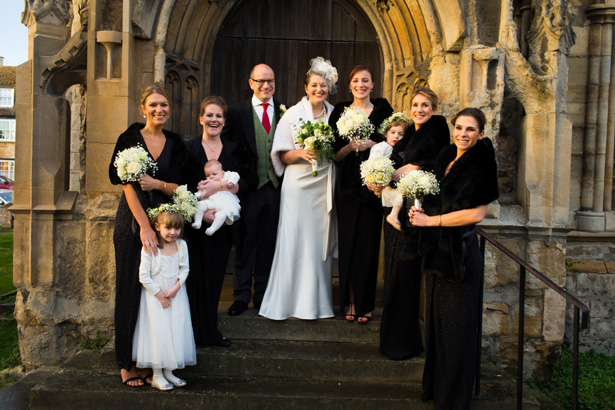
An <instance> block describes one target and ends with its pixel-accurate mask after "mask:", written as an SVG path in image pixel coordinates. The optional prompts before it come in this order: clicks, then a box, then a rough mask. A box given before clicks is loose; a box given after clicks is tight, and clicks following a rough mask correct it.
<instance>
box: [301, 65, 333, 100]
mask: <svg viewBox="0 0 615 410" xmlns="http://www.w3.org/2000/svg"><path fill="white" fill-rule="evenodd" d="M306 74H307V75H311V74H316V75H319V76H321V77H322V78H324V79H325V81H326V82H327V86H328V87H329V94H335V93H336V92H337V87H336V85H335V84H336V83H337V79H338V75H337V69H336V68H335V67H333V66H332V65H331V61H329V60H325V59H324V58H322V57H316V58H313V59H312V60H311V61H310V69H309V70H308V72H307V73H306Z"/></svg>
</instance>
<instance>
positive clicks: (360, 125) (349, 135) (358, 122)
mask: <svg viewBox="0 0 615 410" xmlns="http://www.w3.org/2000/svg"><path fill="white" fill-rule="evenodd" d="M336 125H337V130H338V132H339V134H340V135H341V136H342V137H344V138H346V139H348V140H349V141H351V140H355V141H360V140H369V137H370V135H372V133H373V132H374V131H375V129H376V128H375V127H374V124H372V123H371V122H370V121H369V117H368V116H367V114H365V113H364V112H363V110H362V109H360V108H353V107H346V108H345V109H344V112H343V113H342V116H341V117H340V119H339V120H337V123H336ZM355 155H359V151H358V150H356V151H355Z"/></svg>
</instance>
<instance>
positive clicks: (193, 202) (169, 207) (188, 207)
mask: <svg viewBox="0 0 615 410" xmlns="http://www.w3.org/2000/svg"><path fill="white" fill-rule="evenodd" d="M198 202H199V199H198V198H197V196H196V194H193V193H192V192H190V191H188V186H187V185H181V186H178V187H177V188H175V191H174V192H173V203H172V204H162V205H160V206H158V207H157V208H150V209H148V210H147V215H148V216H149V218H150V219H154V218H156V217H157V216H158V215H160V214H161V213H163V212H177V213H178V214H181V216H183V217H184V220H185V221H186V222H192V217H193V216H194V214H195V213H196V209H197V206H198Z"/></svg>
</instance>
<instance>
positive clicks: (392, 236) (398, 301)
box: [380, 115, 450, 360]
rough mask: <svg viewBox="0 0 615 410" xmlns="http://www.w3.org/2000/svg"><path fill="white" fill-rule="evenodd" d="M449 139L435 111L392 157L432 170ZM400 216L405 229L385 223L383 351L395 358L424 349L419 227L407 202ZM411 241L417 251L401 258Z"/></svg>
mask: <svg viewBox="0 0 615 410" xmlns="http://www.w3.org/2000/svg"><path fill="white" fill-rule="evenodd" d="M449 142H450V132H449V129H448V125H447V124H446V119H445V118H444V117H442V116H441V115H434V116H432V117H431V118H430V119H429V121H427V122H426V123H425V124H423V126H422V127H421V128H419V129H418V130H415V128H414V126H412V127H411V128H410V130H409V132H408V133H407V135H405V136H404V138H403V139H402V140H401V141H400V142H398V143H397V144H396V145H395V147H394V149H393V154H392V155H391V158H392V159H393V160H394V161H395V163H396V164H400V165H401V164H403V165H406V164H413V165H417V166H420V167H422V169H424V170H426V171H431V170H433V167H434V163H435V160H436V157H437V155H438V153H439V152H440V150H441V149H442V148H444V147H445V146H447V145H448V144H449ZM396 166H397V165H396ZM404 202H405V201H404ZM400 220H402V221H403V222H404V224H403V225H404V227H405V229H404V232H399V231H398V230H396V229H395V228H393V227H392V226H391V225H390V224H388V223H385V224H384V252H385V260H384V309H383V311H382V321H381V323H380V353H382V354H383V355H384V356H387V357H389V358H391V359H394V360H405V359H409V358H411V357H414V356H418V355H419V354H420V353H421V352H422V351H423V340H422V338H421V330H420V325H419V301H420V291H421V270H420V260H419V258H418V230H417V229H415V228H413V227H411V226H409V221H408V209H407V208H406V207H405V206H404V207H403V208H402V210H401V211H400ZM411 244H414V245H413V246H414V249H415V252H413V253H410V254H409V255H407V257H406V258H400V255H401V253H402V251H404V248H405V247H406V246H410V245H411Z"/></svg>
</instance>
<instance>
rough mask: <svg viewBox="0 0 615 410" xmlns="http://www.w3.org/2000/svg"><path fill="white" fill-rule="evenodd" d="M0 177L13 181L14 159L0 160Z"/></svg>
mask: <svg viewBox="0 0 615 410" xmlns="http://www.w3.org/2000/svg"><path fill="white" fill-rule="evenodd" d="M0 175H2V176H4V177H7V178H10V179H12V180H15V160H14V159H0Z"/></svg>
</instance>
